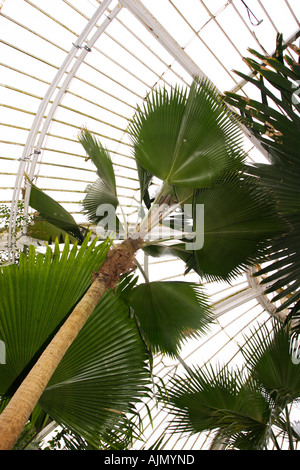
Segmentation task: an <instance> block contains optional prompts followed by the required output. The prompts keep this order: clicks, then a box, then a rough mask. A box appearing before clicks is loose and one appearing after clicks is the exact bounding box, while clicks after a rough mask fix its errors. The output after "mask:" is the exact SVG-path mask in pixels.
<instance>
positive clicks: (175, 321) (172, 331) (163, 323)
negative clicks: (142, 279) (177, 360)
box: [128, 282, 212, 356]
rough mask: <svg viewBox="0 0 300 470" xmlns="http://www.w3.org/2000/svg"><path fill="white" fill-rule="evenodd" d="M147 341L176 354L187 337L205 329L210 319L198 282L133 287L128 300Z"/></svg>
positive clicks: (151, 344) (155, 346) (207, 306)
mask: <svg viewBox="0 0 300 470" xmlns="http://www.w3.org/2000/svg"><path fill="white" fill-rule="evenodd" d="M128 302H129V304H130V306H131V307H132V308H133V310H134V314H135V315H136V317H137V319H138V323H139V325H140V327H141V330H142V332H143V334H144V336H145V339H146V342H147V343H148V345H149V346H151V347H152V348H153V350H154V352H156V351H162V352H165V353H167V354H169V355H171V356H172V355H176V354H177V353H178V351H179V348H180V346H181V344H182V342H183V341H185V340H186V339H187V337H188V336H197V335H199V334H201V333H203V332H205V331H206V330H207V329H208V328H209V325H210V323H211V321H212V313H211V310H210V307H209V304H208V300H207V297H206V295H205V294H204V293H203V292H202V290H201V288H200V286H199V285H197V284H193V283H188V282H150V283H146V284H140V285H138V286H137V287H135V288H134V289H133V290H132V293H131V295H130V296H129V300H128Z"/></svg>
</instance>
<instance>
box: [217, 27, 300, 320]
mask: <svg viewBox="0 0 300 470" xmlns="http://www.w3.org/2000/svg"><path fill="white" fill-rule="evenodd" d="M288 47H289V48H290V50H291V51H292V53H293V54H294V57H293V56H291V55H289V54H286V55H285V56H284V46H283V43H282V35H281V34H279V35H278V36H277V44H276V53H275V54H274V56H272V57H268V56H263V55H261V54H259V53H258V52H256V51H254V50H252V49H250V52H251V53H252V54H253V55H254V56H255V57H256V59H258V60H259V61H257V60H255V59H252V58H246V59H245V61H246V63H247V64H248V65H249V67H250V68H251V69H252V70H253V75H254V76H246V75H245V74H243V73H241V72H236V73H237V74H238V75H239V76H240V77H242V78H243V79H244V80H246V82H248V83H250V84H252V85H253V86H255V87H256V88H257V89H258V90H259V91H260V94H261V100H254V99H251V98H248V97H244V96H242V95H239V94H235V93H229V92H228V93H226V98H225V99H226V101H227V103H229V104H230V105H232V106H234V107H235V108H236V109H237V110H238V111H239V112H240V114H241V119H242V121H243V123H244V124H245V125H246V126H247V127H248V128H249V130H250V132H252V133H253V134H254V135H255V136H256V138H257V139H258V140H259V141H260V142H261V144H262V146H263V147H264V149H265V150H266V151H267V153H268V156H269V159H270V163H266V164H253V165H251V166H249V167H248V169H247V171H248V172H249V173H250V174H252V175H254V176H256V177H258V179H259V182H260V183H261V184H262V185H263V186H264V187H268V188H269V190H270V191H271V192H272V194H273V197H274V198H275V199H276V201H277V206H278V210H279V212H280V213H281V214H282V216H283V217H284V218H285V220H286V222H287V227H288V230H287V233H285V234H284V236H282V237H279V238H278V239H277V240H276V241H274V243H273V244H272V252H271V253H270V257H269V263H268V264H266V265H264V266H262V267H261V269H259V270H258V272H257V273H256V274H255V275H256V276H259V277H261V278H262V285H266V293H267V294H272V301H273V302H274V303H276V305H277V311H278V312H280V311H283V310H284V309H286V308H291V313H292V315H291V316H294V317H296V316H297V314H299V313H298V312H299V304H300V251H299V248H300V190H299V178H300V153H299V148H300V132H299V131H300V113H299V112H300V102H299V99H298V98H297V96H298V94H299V87H300V67H299V57H300V49H298V48H297V47H296V46H294V45H289V46H288Z"/></svg>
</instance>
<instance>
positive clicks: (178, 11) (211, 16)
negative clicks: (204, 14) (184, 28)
mask: <svg viewBox="0 0 300 470" xmlns="http://www.w3.org/2000/svg"><path fill="white" fill-rule="evenodd" d="M169 2H170V3H171V5H172V6H173V7H174V8H175V10H176V11H177V13H178V14H179V15H180V16H181V18H182V19H183V21H185V23H186V24H187V25H188V26H189V28H191V30H192V31H193V33H194V34H195V35H196V36H197V37H198V39H199V40H200V41H201V43H202V44H203V45H204V46H205V47H206V49H207V50H208V51H209V53H210V54H211V55H212V56H213V58H214V59H215V60H216V61H217V62H218V64H219V65H220V66H221V68H222V69H223V70H224V71H225V73H226V74H227V75H229V77H230V78H231V80H233V81H234V82H236V80H235V79H234V77H233V75H232V74H231V73H230V71H229V70H228V69H227V68H226V67H225V66H224V64H223V63H222V61H221V60H220V59H219V58H218V57H217V56H216V54H215V53H214V52H213V51H212V49H211V48H210V47H209V46H208V44H206V42H205V41H204V40H203V39H202V37H201V36H200V32H201V31H202V29H203V28H201V29H200V30H199V31H196V30H195V29H194V28H193V26H192V25H191V24H190V23H189V22H188V21H187V19H186V18H185V17H184V16H183V15H182V13H181V12H180V10H179V9H178V8H177V7H176V6H175V5H174V4H173V2H172V1H171V0H169ZM202 3H203V2H202ZM226 6H227V5H226ZM205 8H206V10H207V11H208V12H209V10H208V8H207V7H206V6H205ZM209 14H210V20H209V21H212V20H213V19H215V17H214V15H212V14H211V13H210V12H209ZM206 24H207V23H206ZM217 24H218V23H217ZM218 26H219V25H218ZM219 27H220V26H219ZM224 34H225V33H224ZM185 47H187V44H186V46H185Z"/></svg>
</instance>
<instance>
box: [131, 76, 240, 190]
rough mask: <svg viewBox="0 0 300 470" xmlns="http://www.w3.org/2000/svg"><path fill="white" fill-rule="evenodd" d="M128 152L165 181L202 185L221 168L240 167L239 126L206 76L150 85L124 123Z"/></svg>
mask: <svg viewBox="0 0 300 470" xmlns="http://www.w3.org/2000/svg"><path fill="white" fill-rule="evenodd" d="M129 134H130V136H131V138H132V141H133V144H134V156H135V158H136V160H137V162H138V164H139V165H141V166H142V167H143V168H144V169H145V170H147V171H148V172H149V173H150V174H153V175H155V176H156V177H158V178H159V179H161V180H163V181H165V182H166V183H169V184H173V185H178V186H187V187H193V188H194V187H203V186H206V185H208V184H210V183H211V182H212V181H213V180H214V179H215V178H216V177H218V176H219V175H220V174H221V173H222V172H224V171H226V170H228V169H232V168H237V167H240V164H241V162H242V161H243V159H244V153H243V152H242V150H241V141H242V137H241V136H242V135H241V131H240V127H239V125H238V124H237V122H236V121H235V119H234V118H233V116H232V115H230V114H229V112H228V110H227V108H226V106H225V105H224V103H222V102H221V100H220V98H219V96H218V94H217V92H216V90H215V89H214V87H213V86H212V85H211V84H210V83H209V82H207V81H202V82H201V83H199V84H198V83H197V82H196V81H194V83H193V84H192V86H191V88H190V91H189V93H188V91H187V90H185V89H179V87H174V88H171V90H170V92H167V90H166V89H165V88H163V89H159V90H156V91H154V92H153V93H152V95H150V96H149V97H148V98H147V99H146V102H145V104H144V107H143V109H140V108H139V109H138V111H137V113H136V115H135V116H134V117H133V121H132V123H131V125H130V128H129Z"/></svg>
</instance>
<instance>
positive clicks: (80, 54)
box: [0, 0, 300, 449]
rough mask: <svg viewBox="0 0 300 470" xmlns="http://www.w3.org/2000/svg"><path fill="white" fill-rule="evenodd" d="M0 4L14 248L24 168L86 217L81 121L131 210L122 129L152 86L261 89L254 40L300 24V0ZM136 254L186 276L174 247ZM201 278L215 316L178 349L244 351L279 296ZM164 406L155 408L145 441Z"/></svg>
mask: <svg viewBox="0 0 300 470" xmlns="http://www.w3.org/2000/svg"><path fill="white" fill-rule="evenodd" d="M0 8H1V15H0V31H1V33H0V70H1V72H0V73H1V75H0V76H1V80H0V82H1V83H0V113H1V119H0V121H1V122H0V165H1V171H0V173H1V185H0V204H7V205H9V206H10V207H11V219H10V232H9V235H8V237H7V238H4V237H2V239H0V244H1V245H0V248H1V249H4V248H6V247H8V250H10V251H12V250H13V247H14V245H15V244H17V246H19V244H22V243H25V242H26V231H25V232H24V234H23V236H22V237H21V238H17V239H15V238H14V224H15V218H16V210H17V203H18V201H19V200H21V199H22V198H24V201H25V209H26V208H27V205H28V190H26V179H25V175H28V177H29V178H30V179H31V180H32V181H33V182H34V184H36V185H37V186H38V187H39V188H41V189H43V190H44V191H46V192H47V193H48V194H50V195H51V197H53V198H54V199H56V200H57V201H58V202H60V203H61V204H62V205H63V206H64V207H65V208H66V209H67V210H68V211H69V212H71V213H72V215H73V216H74V217H75V219H76V220H77V221H78V222H80V223H82V222H84V220H83V219H82V217H83V216H82V214H81V210H80V205H81V201H82V199H83V198H84V191H85V188H86V186H87V184H89V183H91V182H93V181H94V180H95V172H94V168H93V166H92V164H91V163H90V162H88V161H86V155H85V153H84V150H83V148H82V146H81V144H80V143H79V142H78V138H77V136H78V133H79V132H80V129H82V128H83V127H86V128H88V129H89V130H90V131H92V132H93V133H94V134H95V135H96V136H98V137H99V139H100V140H101V142H102V144H103V145H104V146H106V147H107V149H108V150H109V151H110V153H111V155H112V158H113V163H114V167H115V172H116V179H117V186H118V197H119V200H120V201H121V204H122V206H123V210H124V212H125V213H126V214H128V215H132V214H135V212H136V210H137V206H138V201H139V199H138V187H139V185H138V178H137V172H136V167H135V162H134V159H133V157H132V149H131V145H130V142H129V139H128V136H127V134H126V129H127V126H128V122H129V120H130V119H131V117H132V116H133V114H134V112H135V109H136V106H137V105H139V104H141V103H142V102H143V100H144V98H145V97H146V96H147V94H148V93H149V92H150V90H151V89H153V88H154V87H157V86H166V87H168V86H170V85H174V84H179V85H189V84H190V83H191V81H192V79H193V77H194V76H195V75H200V76H206V77H208V78H209V79H210V80H211V81H212V82H213V83H214V84H215V86H216V87H217V88H218V89H219V90H220V91H221V92H225V91H232V90H233V91H239V93H241V94H243V95H244V96H248V94H249V93H251V96H252V97H254V98H255V93H257V91H256V90H255V89H254V87H252V88H251V90H250V87H251V85H249V84H247V85H245V83H244V82H242V81H240V79H239V77H238V76H237V75H236V74H235V73H234V70H238V71H241V72H244V73H245V74H249V73H250V70H249V68H248V66H247V65H246V63H245V62H244V61H243V57H245V56H249V52H248V48H253V49H255V50H257V51H258V52H260V53H262V54H268V55H271V54H273V52H274V50H275V43H276V35H277V33H278V32H279V33H282V34H283V39H284V42H285V43H286V44H289V43H293V42H295V41H297V39H298V37H299V35H300V3H299V0H275V1H273V2H270V1H268V0H246V1H242V0H227V1H225V0H185V1H180V0H159V1H158V0H154V1H153V0H120V1H119V2H117V1H115V0H103V1H99V0H51V2H44V1H41V0H2V2H1V7H0ZM288 53H291V52H290V51H288ZM245 148H246V150H248V152H249V158H250V159H253V160H255V161H264V160H265V156H264V154H263V152H262V150H261V148H260V146H259V144H258V143H257V142H256V141H255V140H254V139H253V138H252V137H251V136H249V135H248V133H247V131H245ZM140 262H141V264H142V265H143V266H144V268H145V269H146V270H147V272H148V273H149V276H150V279H151V280H158V279H159V280H166V279H178V280H179V279H182V276H183V272H184V266H183V264H182V263H181V262H178V261H176V260H174V259H171V258H170V259H168V258H166V259H163V260H158V259H155V258H149V259H148V258H146V257H141V259H140ZM188 276H189V277H190V278H191V279H196V277H195V275H194V274H189V275H188ZM206 288H207V291H208V293H209V294H210V295H211V299H212V302H213V304H214V306H215V312H216V324H215V325H214V327H213V329H212V331H211V333H210V334H209V335H208V336H206V337H204V338H203V339H202V340H198V341H195V340H193V341H192V342H188V343H187V344H186V346H185V347H184V348H183V351H182V354H181V358H182V360H183V361H185V362H186V363H188V364H194V363H195V362H199V361H200V362H202V363H204V362H206V361H207V360H216V361H218V360H220V358H221V359H222V361H225V362H230V361H232V360H234V362H235V363H239V361H240V357H239V346H240V344H241V343H242V341H243V334H245V331H246V329H247V327H249V326H251V325H252V324H253V322H256V321H258V320H259V321H260V322H264V321H268V319H269V318H270V316H269V313H270V312H271V313H272V309H273V307H271V306H270V303H269V302H268V300H267V299H266V298H265V297H264V296H263V295H262V290H261V288H260V287H259V286H258V285H256V284H253V281H252V280H251V277H249V275H248V274H245V275H243V276H241V277H240V278H239V279H238V280H236V282H235V283H234V285H228V284H226V285H225V284H224V285H223V284H220V283H218V284H215V283H211V282H208V283H207V284H206ZM180 368H182V364H180V363H178V364H177V363H170V360H169V359H167V358H162V357H159V358H157V364H156V365H155V370H154V372H155V374H157V375H160V376H163V377H166V374H167V373H169V372H174V371H176V372H178V370H180ZM153 413H154V415H155V413H156V412H155V411H153ZM145 415H146V410H145ZM164 418H165V417H164V416H163V414H162V412H161V410H157V413H156V416H155V419H154V429H155V432H154V431H153V430H151V431H150V426H149V445H151V443H152V440H153V442H154V440H155V439H156V438H157V436H158V434H159V432H160V431H159V430H160V429H163V427H161V423H162V421H163V419H164ZM162 432H163V431H162ZM157 433H158V434H157ZM174 439H175V438H173V440H172V441H168V443H167V447H168V448H196V449H199V448H202V447H203V448H207V447H209V439H208V438H207V437H206V436H204V437H203V436H196V437H194V438H190V439H189V440H188V442H187V441H186V439H185V438H184V437H181V438H180V439H178V437H177V438H176V441H175V440H174ZM137 445H138V444H137Z"/></svg>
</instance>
